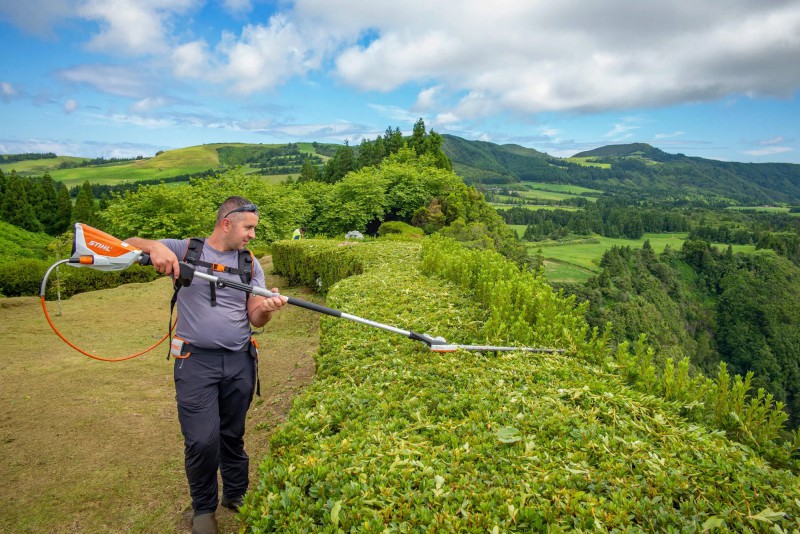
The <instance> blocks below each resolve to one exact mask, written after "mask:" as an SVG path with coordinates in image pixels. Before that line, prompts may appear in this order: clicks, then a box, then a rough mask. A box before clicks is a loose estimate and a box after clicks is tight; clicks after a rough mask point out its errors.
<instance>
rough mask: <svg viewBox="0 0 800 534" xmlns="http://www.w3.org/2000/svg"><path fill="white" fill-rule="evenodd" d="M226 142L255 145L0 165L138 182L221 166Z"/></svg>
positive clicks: (97, 180)
mask: <svg viewBox="0 0 800 534" xmlns="http://www.w3.org/2000/svg"><path fill="white" fill-rule="evenodd" d="M223 146H253V145H245V144H243V143H218V144H208V145H200V146H193V147H188V148H180V149H176V150H168V151H164V152H162V153H160V154H158V155H157V156H154V157H147V158H145V159H140V160H135V161H125V162H117V163H108V164H105V165H95V166H91V167H75V168H72V169H59V168H58V167H59V165H60V164H61V163H62V162H64V161H68V162H74V163H77V162H81V161H84V160H85V159H86V158H73V157H66V156H59V157H57V158H54V159H53V158H51V159H40V160H26V161H20V162H15V163H4V164H2V165H0V169H2V171H3V172H4V173H7V172H10V171H11V169H15V170H16V171H17V173H18V174H20V175H24V176H41V175H43V174H44V173H46V172H49V173H50V176H52V177H53V179H54V180H57V181H59V182H62V183H64V185H66V186H67V187H73V186H80V185H82V184H83V183H84V182H86V181H88V182H89V183H92V184H101V185H114V184H119V183H124V182H137V181H141V180H153V179H159V178H172V177H174V176H181V175H190V174H197V173H201V172H204V171H208V170H216V169H219V168H220V161H219V155H218V153H217V149H218V148H220V147H223ZM255 146H263V147H264V148H277V147H283V146H285V145H280V144H274V145H255ZM298 149H299V150H300V152H301V153H304V154H315V153H316V150H315V148H314V146H313V144H312V143H298ZM320 157H321V158H322V159H323V160H328V159H330V158H329V157H327V156H320ZM243 169H244V171H245V172H247V173H250V172H252V173H259V172H260V170H259V169H255V168H251V167H250V166H249V165H244V166H243ZM298 174H299V173H291V174H281V175H274V176H268V177H267V178H268V179H267V182H269V183H276V182H280V181H283V180H285V179H286V178H287V177H289V176H294V177H295V178H296V177H297V175H298Z"/></svg>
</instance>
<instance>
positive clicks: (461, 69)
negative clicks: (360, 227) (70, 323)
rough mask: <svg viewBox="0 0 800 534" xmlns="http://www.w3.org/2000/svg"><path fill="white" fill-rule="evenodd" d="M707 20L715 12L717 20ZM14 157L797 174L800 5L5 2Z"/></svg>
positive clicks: (7, 134)
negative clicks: (475, 152)
mask: <svg viewBox="0 0 800 534" xmlns="http://www.w3.org/2000/svg"><path fill="white" fill-rule="evenodd" d="M703 4H709V5H703ZM0 46H2V49H3V51H4V53H3V54H2V58H1V59H0V110H2V112H1V113H2V115H1V116H2V120H0V153H6V154H8V153H20V152H51V151H52V152H55V153H57V154H59V155H74V156H86V157H98V156H103V157H131V156H138V155H143V156H152V155H154V154H155V153H156V152H157V151H158V150H168V149H172V148H180V147H186V146H192V145H198V144H203V143H214V142H249V143H286V142H295V141H320V142H333V143H343V142H344V141H345V140H347V141H349V142H350V143H351V144H358V143H360V141H361V139H362V138H368V139H374V138H375V137H376V136H377V135H380V134H382V133H383V132H384V131H385V130H386V128H387V127H393V128H394V127H400V128H401V130H403V131H404V132H410V130H411V127H412V126H413V124H414V122H416V120H417V119H418V118H420V117H421V118H423V119H424V120H425V124H426V126H427V127H428V128H429V129H434V130H436V131H437V132H439V133H449V134H453V135H458V136H461V137H464V138H466V139H479V140H485V141H491V142H494V143H517V144H520V145H523V146H526V147H530V148H535V149H537V150H541V151H543V152H546V153H548V154H551V155H554V156H559V157H566V156H571V155H572V154H574V153H576V152H579V151H583V150H588V149H591V148H595V147H598V146H603V145H608V144H619V143H631V142H645V143H650V144H652V145H654V146H656V147H658V148H661V149H662V150H665V151H667V152H670V153H678V152H680V153H684V154H686V155H690V156H701V157H706V158H712V159H720V160H728V161H746V162H790V163H800V2H797V1H796V0H787V1H783V0H770V1H769V2H764V1H763V0H759V1H744V0H726V1H725V2H696V1H694V0H692V1H688V0H663V1H660V2H658V4H657V5H656V4H655V3H654V2H642V1H640V0H625V1H622V0H606V1H604V2H593V1H590V0H584V1H579V0H563V1H560V2H550V1H545V0H539V1H527V2H522V1H518V0H495V1H494V2H485V1H479V0H460V1H455V0H438V1H436V2H431V1H429V0H406V1H404V2H396V1H394V2H387V1H382V0H374V1H371V2H364V1H362V0H358V1H357V0H340V1H334V0H296V1H293V2H292V1H262V0H224V1H218V2H206V1H201V0H24V1H21V2H15V1H12V0H4V1H2V2H0Z"/></svg>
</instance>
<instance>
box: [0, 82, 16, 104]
mask: <svg viewBox="0 0 800 534" xmlns="http://www.w3.org/2000/svg"><path fill="white" fill-rule="evenodd" d="M17 94H18V91H17V90H16V88H15V87H14V85H13V84H11V83H9V82H0V97H2V98H3V100H4V101H6V102H8V101H9V100H11V99H12V98H14V97H15V96H17Z"/></svg>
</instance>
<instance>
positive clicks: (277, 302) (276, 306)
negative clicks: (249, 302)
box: [259, 287, 289, 313]
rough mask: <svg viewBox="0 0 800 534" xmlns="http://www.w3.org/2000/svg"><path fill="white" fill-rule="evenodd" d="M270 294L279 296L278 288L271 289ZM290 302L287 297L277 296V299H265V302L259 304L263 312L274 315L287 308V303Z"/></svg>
mask: <svg viewBox="0 0 800 534" xmlns="http://www.w3.org/2000/svg"><path fill="white" fill-rule="evenodd" d="M270 292H271V293H275V294H277V293H278V288H277V287H273V288H272V289H270ZM288 301H289V299H288V298H287V297H284V296H283V295H277V296H275V297H264V300H263V301H262V302H261V303H260V304H259V306H260V308H261V310H262V311H263V312H265V313H272V312H275V311H278V310H280V309H281V308H283V307H284V306H286V303H287V302H288Z"/></svg>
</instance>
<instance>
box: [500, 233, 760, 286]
mask: <svg viewBox="0 0 800 534" xmlns="http://www.w3.org/2000/svg"><path fill="white" fill-rule="evenodd" d="M517 227H518V226H512V228H517ZM524 231H525V230H524V227H523V229H522V232H524ZM687 235H688V234H685V233H680V234H645V235H644V236H643V237H642V238H641V239H638V240H633V239H621V238H619V239H618V238H610V237H591V238H584V239H575V240H573V241H570V242H567V243H564V244H562V243H557V242H554V241H543V242H538V243H528V253H529V254H531V255H534V254H537V251H538V250H539V249H541V251H542V256H543V257H544V259H545V275H546V277H547V279H548V280H550V281H552V282H583V281H585V280H586V279H588V278H590V277H591V276H594V275H595V274H597V273H599V272H600V265H599V264H600V258H602V256H603V253H604V252H605V251H606V250H608V249H610V248H611V247H612V246H614V245H617V246H620V247H622V246H630V247H633V248H641V246H642V245H643V244H644V242H645V240H648V239H649V240H650V246H652V247H653V250H654V251H655V252H656V253H660V252H662V251H663V250H664V249H665V248H666V247H667V245H669V246H670V247H671V248H672V249H680V248H681V247H682V246H683V241H684V240H685V239H686V237H687ZM520 237H521V234H520ZM717 246H718V247H720V248H727V246H728V245H724V244H718V245H717ZM733 251H734V252H753V251H755V246H754V245H733Z"/></svg>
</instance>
